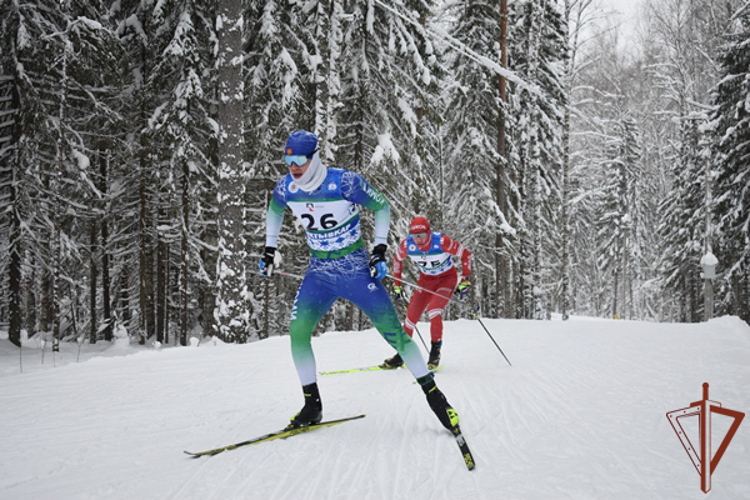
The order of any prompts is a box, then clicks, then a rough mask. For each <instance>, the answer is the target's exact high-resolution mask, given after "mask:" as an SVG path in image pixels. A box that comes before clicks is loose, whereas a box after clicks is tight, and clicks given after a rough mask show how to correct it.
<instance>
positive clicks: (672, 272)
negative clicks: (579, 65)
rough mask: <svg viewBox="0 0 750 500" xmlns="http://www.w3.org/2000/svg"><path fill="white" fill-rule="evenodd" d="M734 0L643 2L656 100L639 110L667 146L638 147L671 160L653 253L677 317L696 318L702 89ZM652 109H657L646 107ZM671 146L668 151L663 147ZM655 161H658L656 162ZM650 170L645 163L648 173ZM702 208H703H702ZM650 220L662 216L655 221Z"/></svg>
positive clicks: (705, 94) (701, 227)
mask: <svg viewBox="0 0 750 500" xmlns="http://www.w3.org/2000/svg"><path fill="white" fill-rule="evenodd" d="M740 3H741V2H733V1H729V2H721V3H716V2H710V1H706V0H699V1H694V2H686V1H681V0H673V1H669V2H653V1H651V2H647V4H646V8H647V11H648V12H649V16H648V22H647V23H646V37H647V38H646V41H645V42H644V43H645V44H646V47H647V51H646V53H645V55H646V56H647V57H644V60H645V61H646V64H647V65H646V67H647V68H648V72H647V80H648V81H650V82H651V87H652V88H654V89H657V91H658V93H659V94H658V101H651V100H650V99H645V100H642V101H641V102H643V101H646V102H652V103H653V104H652V105H651V106H649V107H645V106H644V107H643V108H642V109H641V115H642V116H643V119H644V120H646V121H648V122H654V123H660V122H661V123H662V125H659V126H658V127H659V128H660V129H661V130H660V133H659V134H658V135H657V134H653V135H652V134H648V135H647V136H646V137H647V138H648V139H650V138H651V137H658V139H659V142H662V143H664V144H666V145H668V146H666V148H665V146H663V145H657V144H649V146H648V147H647V148H646V149H661V150H663V151H664V152H663V153H662V156H664V155H666V156H668V157H670V158H671V161H670V162H668V163H666V164H663V165H660V166H659V167H656V166H655V167H656V168H660V167H661V168H663V167H666V168H667V171H668V172H669V174H670V179H668V181H669V185H668V187H669V188H670V190H669V192H668V193H666V196H661V197H660V200H661V201H662V202H663V203H662V204H661V207H662V208H661V210H660V213H661V214H667V220H669V221H670V223H665V224H660V228H661V231H660V232H659V235H660V240H659V242H660V243H659V246H661V242H667V243H668V248H664V249H662V250H661V251H660V252H659V256H660V258H659V261H660V265H661V267H662V270H663V273H664V281H663V283H664V286H665V287H666V290H668V291H669V293H667V294H664V295H666V296H667V297H669V298H670V299H673V303H674V305H673V307H672V314H673V315H674V317H678V318H679V319H680V320H681V321H699V320H700V319H701V318H702V313H701V311H702V309H703V300H702V297H701V296H702V293H703V292H702V289H703V284H702V282H701V280H700V276H699V274H700V266H699V262H700V257H701V255H702V253H703V252H705V251H706V250H707V249H710V246H711V241H710V237H709V235H708V228H707V227H706V222H705V221H706V217H707V213H706V211H707V207H706V203H705V183H706V174H705V172H706V167H707V165H706V164H705V162H706V157H704V156H703V152H702V151H703V149H704V145H703V142H704V140H705V139H704V137H703V132H701V130H702V129H703V128H704V127H703V124H704V123H705V122H706V120H707V112H706V111H707V110H708V109H709V105H710V98H711V95H710V90H711V88H712V87H713V86H714V85H715V83H716V82H717V81H718V78H719V76H720V75H719V68H718V65H717V52H718V47H719V45H720V43H722V40H723V38H724V36H725V33H726V32H727V30H728V26H729V23H730V17H731V15H732V12H733V10H732V4H735V7H738V6H739V4H740ZM654 110H658V111H656V112H655V111H654ZM670 146H671V147H672V149H668V148H670ZM656 161H657V162H659V160H658V159H656ZM656 168H649V169H648V171H654V170H656ZM709 210H710V209H709ZM657 222H658V223H661V222H664V220H661V221H657Z"/></svg>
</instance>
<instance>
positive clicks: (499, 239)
mask: <svg viewBox="0 0 750 500" xmlns="http://www.w3.org/2000/svg"><path fill="white" fill-rule="evenodd" d="M500 15H501V18H500V64H501V65H502V67H503V68H507V66H508V55H507V43H506V42H507V38H508V0H501V1H500ZM497 79H498V83H497V85H498V89H499V91H500V101H502V103H503V104H502V105H503V108H502V109H501V110H500V114H499V118H498V123H497V152H498V155H499V156H500V158H501V159H500V161H499V162H498V163H497V167H496V174H495V177H496V179H497V186H496V195H495V196H496V201H497V206H498V207H499V208H500V211H502V213H503V214H505V215H506V218H507V214H508V197H507V194H506V191H507V188H506V186H505V179H506V176H507V173H506V170H505V167H506V152H505V141H506V139H505V112H506V109H505V103H506V101H507V98H506V95H505V91H506V81H505V77H504V76H502V75H498V77H497ZM504 247H505V242H504V240H503V236H502V233H501V232H500V231H497V233H496V234H495V293H496V294H497V299H496V308H495V309H496V311H497V313H496V315H497V316H500V317H504V318H509V317H511V310H512V304H511V298H510V291H511V282H510V272H509V271H510V268H509V266H508V258H509V254H508V252H507V251H506V250H505V248H504Z"/></svg>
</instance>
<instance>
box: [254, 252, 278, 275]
mask: <svg viewBox="0 0 750 500" xmlns="http://www.w3.org/2000/svg"><path fill="white" fill-rule="evenodd" d="M275 254H276V248H274V247H266V248H265V249H264V250H263V257H261V259H260V262H258V267H259V268H260V274H261V276H273V257H274V255H275Z"/></svg>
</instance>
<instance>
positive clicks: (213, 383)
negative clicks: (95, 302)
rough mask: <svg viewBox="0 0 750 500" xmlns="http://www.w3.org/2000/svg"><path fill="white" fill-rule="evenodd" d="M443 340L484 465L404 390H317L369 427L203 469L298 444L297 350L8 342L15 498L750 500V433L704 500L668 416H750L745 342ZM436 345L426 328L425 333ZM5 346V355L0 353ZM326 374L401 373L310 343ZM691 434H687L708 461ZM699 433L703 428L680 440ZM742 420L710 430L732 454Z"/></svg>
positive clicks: (605, 332)
mask: <svg viewBox="0 0 750 500" xmlns="http://www.w3.org/2000/svg"><path fill="white" fill-rule="evenodd" d="M484 323H485V325H487V327H488V328H489V329H490V331H491V332H493V335H494V337H495V338H496V340H497V341H498V343H499V344H500V346H501V347H502V348H503V350H504V351H505V353H506V355H507V356H508V358H509V359H510V361H511V362H512V363H513V366H512V367H510V366H508V364H507V363H506V362H505V360H504V359H503V357H502V356H501V355H500V353H499V352H498V351H497V349H496V348H495V346H494V345H493V344H492V342H491V341H490V339H489V338H488V337H487V334H486V333H485V332H484V330H483V329H482V327H481V325H480V324H479V323H478V322H477V321H475V320H460V321H456V322H448V323H446V327H445V339H444V340H445V344H444V348H443V368H442V369H441V370H440V371H439V372H438V375H437V380H438V384H439V386H440V387H441V389H442V390H443V392H444V393H445V394H446V396H447V397H448V400H449V401H450V402H451V403H452V405H453V406H454V407H455V408H456V409H457V410H458V412H459V414H460V416H461V422H462V423H461V427H462V429H463V432H464V435H465V436H466V438H467V440H468V442H469V445H470V446H471V447H472V450H473V452H474V455H475V459H476V463H477V466H476V469H475V470H474V471H472V472H469V471H468V470H467V469H466V467H465V466H464V463H463V460H462V459H461V456H460V454H459V451H458V448H457V446H456V444H455V441H454V440H453V439H452V437H451V436H450V434H449V433H448V432H447V431H445V430H444V429H443V428H442V427H441V426H440V424H439V422H438V421H437V419H436V418H435V416H434V415H433V414H432V412H431V411H430V410H429V408H428V406H427V403H426V401H425V398H424V396H423V394H422V391H421V390H420V389H419V387H418V386H417V385H415V384H413V383H412V378H411V376H410V373H409V372H408V370H405V369H400V370H396V371H375V372H367V373H354V374H346V375H327V376H320V377H319V379H318V382H319V386H320V389H321V393H322V397H323V404H324V417H325V418H326V419H334V418H340V417H344V416H349V415H355V414H358V413H366V414H367V417H366V418H364V419H361V420H356V421H353V422H349V423H345V424H342V425H339V426H336V427H331V428H327V429H322V430H317V431H314V432H312V433H309V434H304V435H300V436H295V437H293V438H290V439H288V440H277V441H273V442H269V443H264V444H260V445H256V446H249V447H245V448H242V449H239V450H235V451H230V452H227V453H224V454H222V455H218V456H215V457H206V458H200V459H191V458H188V457H187V456H186V455H184V454H183V452H182V451H183V450H193V451H198V450H201V449H206V448H213V447H216V446H219V445H224V444H229V443H232V442H236V441H241V440H245V439H249V438H251V437H254V436H257V435H261V434H265V433H267V432H271V431H274V430H277V429H279V428H281V427H283V426H284V425H285V424H286V423H287V421H288V418H289V417H290V416H292V415H293V414H294V413H296V412H297V411H298V410H299V408H300V407H301V405H302V395H301V391H300V387H299V385H298V381H297V376H296V372H295V371H294V367H293V365H292V361H291V355H290V352H289V346H288V341H289V339H288V338H287V337H281V338H272V339H269V340H265V341H261V342H256V343H253V344H249V345H215V344H213V343H210V342H209V343H204V344H202V345H200V346H197V347H186V348H171V347H162V348H161V349H155V348H153V347H140V346H135V345H131V346H123V345H112V344H109V343H107V344H105V343H99V344H97V345H95V346H90V345H88V344H85V345H82V346H81V354H80V362H77V359H78V346H77V345H76V344H63V345H62V351H61V352H60V353H57V354H55V355H54V356H53V354H52V353H51V352H50V351H49V346H47V350H46V352H45V359H44V364H42V363H41V358H42V351H41V349H39V348H38V347H36V348H35V347H31V346H30V345H29V346H27V347H25V348H24V349H23V373H20V368H21V363H20V360H19V350H18V349H16V348H15V347H13V346H11V345H10V344H9V342H8V341H7V340H0V429H1V431H0V498H1V499H8V500H59V499H66V500H68V499H96V500H101V499H127V500H133V499H158V500H164V499H180V500H183V499H201V500H206V499H294V500H299V499H316V500H318V499H342V500H348V499H357V500H360V499H401V498H403V499H409V500H418V499H430V500H433V499H450V500H457V499H464V498H472V499H487V500H495V499H529V500H536V499H539V500H550V499H592V500H599V499H607V500H610V499H627V500H633V499H639V500H640V499H650V498H661V499H692V498H695V499H703V498H709V497H710V498H715V499H722V500H723V499H737V500H740V499H743V500H746V499H748V498H750V418H748V419H745V421H744V422H743V423H742V425H741V426H740V428H739V431H738V432H737V434H736V436H735V437H734V439H733V441H732V443H731V444H730V446H729V448H728V449H727V451H726V453H725V454H724V457H723V458H722V460H721V463H720V464H719V466H718V467H717V468H716V471H715V473H714V474H713V478H712V479H713V488H712V490H711V492H710V493H709V494H708V495H705V494H704V493H703V492H701V490H700V478H699V475H698V474H697V472H696V470H695V468H694V467H693V465H692V464H691V462H690V460H689V458H688V455H687V453H686V452H685V450H684V449H683V447H682V445H681V444H680V441H679V440H678V438H677V436H676V435H675V432H674V431H673V430H672V428H671V426H670V424H669V421H668V419H667V418H666V416H665V413H666V412H669V411H672V410H677V409H680V408H685V407H687V406H688V405H689V404H690V403H691V402H694V401H699V400H701V399H702V384H703V383H704V382H708V383H709V384H710V389H709V390H710V398H711V399H712V400H714V401H718V402H720V403H721V404H722V405H723V407H725V408H729V409H732V410H738V411H742V412H745V413H748V412H750V327H748V326H747V325H746V324H745V323H743V322H741V321H740V320H739V319H737V318H728V317H725V318H718V319H715V320H712V321H710V322H708V323H704V324H679V325H678V324H655V323H645V322H632V321H608V320H591V318H585V321H584V318H573V319H571V320H570V321H567V322H562V321H560V320H559V319H556V320H553V321H514V320H491V319H485V320H484ZM420 330H421V331H422V334H423V335H424V334H425V333H426V332H428V331H429V327H428V325H427V324H420ZM4 337H5V338H7V335H5V336H4ZM313 343H314V348H315V352H316V355H317V360H318V369H319V370H321V371H322V370H337V369H343V368H351V367H356V366H367V365H372V364H377V363H379V362H380V361H381V360H382V359H383V358H385V357H386V356H389V355H390V354H391V353H390V350H389V348H388V346H387V345H386V343H385V342H384V341H383V340H382V339H381V338H380V337H379V335H378V334H377V333H376V332H375V331H374V330H368V331H364V332H337V333H328V334H325V335H323V336H321V337H320V338H315V339H314V340H313ZM693 420H694V421H695V422H696V425H693V426H692V427H691V425H692V424H690V425H688V424H686V430H687V432H688V434H694V435H692V437H691V440H692V441H693V442H694V443H697V429H698V427H697V418H693ZM685 422H689V420H688V421H685ZM730 422H731V419H729V417H722V416H717V415H714V417H713V424H714V425H713V442H714V448H716V447H718V445H719V442H720V441H721V438H722V437H723V436H724V434H725V433H726V430H727V429H728V428H729V423H730Z"/></svg>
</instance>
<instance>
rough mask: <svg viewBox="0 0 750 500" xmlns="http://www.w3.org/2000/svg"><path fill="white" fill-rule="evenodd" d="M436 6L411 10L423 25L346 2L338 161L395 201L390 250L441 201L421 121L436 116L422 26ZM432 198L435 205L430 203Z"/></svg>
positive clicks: (404, 13)
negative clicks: (413, 219) (416, 218)
mask: <svg viewBox="0 0 750 500" xmlns="http://www.w3.org/2000/svg"><path fill="white" fill-rule="evenodd" d="M431 4H432V2H422V3H413V4H410V5H412V6H413V7H414V8H415V9H416V11H417V12H418V13H419V14H421V15H422V16H423V17H424V19H423V20H421V21H420V18H419V17H415V16H414V15H413V14H412V13H411V11H409V10H406V9H403V8H402V7H401V6H395V7H388V6H387V5H385V6H384V5H383V4H381V3H380V2H377V1H372V2H357V1H347V2H345V7H344V11H345V12H346V14H347V16H348V18H347V21H346V24H345V27H344V34H343V44H342V51H341V58H340V63H339V75H340V78H341V93H340V96H341V97H340V101H341V104H340V106H339V109H338V110H337V112H336V115H335V119H336V124H337V137H336V141H335V142H336V147H337V153H336V163H337V165H340V166H342V167H346V168H350V169H352V170H353V171H355V172H358V173H360V174H363V175H364V176H365V177H366V178H367V179H368V181H369V182H371V183H372V184H373V185H374V186H375V187H376V188H377V189H379V190H380V191H381V192H382V193H383V194H384V195H385V196H386V198H387V199H388V200H389V202H390V204H391V218H392V226H391V228H392V230H391V232H390V237H389V246H390V248H395V246H396V245H397V244H398V238H400V237H401V236H402V234H403V233H404V232H405V231H404V229H405V228H406V225H407V224H408V220H409V219H411V217H413V216H414V215H416V213H417V212H418V211H420V210H424V211H427V207H429V206H431V205H432V204H433V203H436V200H434V195H433V193H435V191H436V190H435V188H434V186H435V185H436V183H437V180H438V179H439V176H438V175H436V174H437V170H438V164H437V161H436V158H435V153H434V151H437V150H438V148H439V144H438V142H437V141H434V140H432V138H431V137H429V138H426V136H425V133H426V129H425V128H424V121H423V118H424V117H426V116H428V114H429V113H431V111H430V109H431V108H432V106H433V102H434V97H432V95H433V94H434V92H435V91H436V88H435V85H436V82H435V79H434V78H435V75H436V74H438V73H439V70H438V68H437V64H438V61H437V58H436V57H435V55H434V54H433V47H432V44H431V42H430V41H429V40H428V39H427V38H426V34H425V31H424V28H423V27H422V26H424V25H426V24H427V22H428V18H427V16H429V15H430V14H429V13H430V8H431ZM329 140H330V139H329ZM420 156H421V159H418V157H420ZM420 162H421V163H420ZM420 181H421V182H422V184H421V185H419V184H418V182H420ZM427 199H429V200H433V201H431V202H430V203H425V200H427ZM371 227H372V224H371V220H370V218H368V217H365V218H363V230H364V234H365V238H366V239H369V238H370V231H371ZM348 313H349V314H348V318H347V319H346V320H345V322H347V323H351V322H353V321H354V317H353V316H354V314H353V313H354V309H353V308H350V309H349V311H348ZM358 318H362V315H359V316H358ZM357 326H358V327H361V326H362V325H357Z"/></svg>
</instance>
